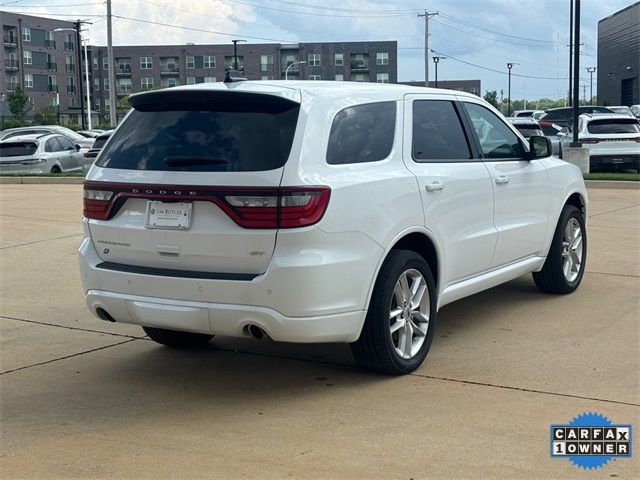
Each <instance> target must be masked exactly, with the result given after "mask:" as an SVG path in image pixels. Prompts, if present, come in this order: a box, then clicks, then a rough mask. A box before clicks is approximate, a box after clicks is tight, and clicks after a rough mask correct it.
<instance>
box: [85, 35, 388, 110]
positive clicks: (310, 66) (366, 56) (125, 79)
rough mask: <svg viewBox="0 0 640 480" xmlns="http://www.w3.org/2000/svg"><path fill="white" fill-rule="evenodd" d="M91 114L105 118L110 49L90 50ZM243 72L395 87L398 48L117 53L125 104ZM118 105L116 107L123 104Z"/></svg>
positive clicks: (139, 49)
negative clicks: (138, 96)
mask: <svg viewBox="0 0 640 480" xmlns="http://www.w3.org/2000/svg"><path fill="white" fill-rule="evenodd" d="M89 55H90V62H91V66H90V72H91V92H92V105H91V107H92V109H93V110H95V111H98V112H101V113H102V114H107V113H108V109H109V100H108V99H109V95H110V94H111V92H112V91H113V89H112V88H111V86H110V85H109V74H108V69H109V61H108V57H107V48H106V47H97V46H93V47H90V52H89ZM236 66H237V69H239V70H243V71H244V74H245V76H246V77H247V79H248V80H284V79H285V78H288V79H289V80H297V79H303V80H335V81H356V82H383V83H396V82H397V80H398V74H397V71H398V57H397V42H395V41H391V42H345V43H343V42H332V43H298V44H246V43H240V44H238V46H237V65H236V59H234V52H233V45H232V44H222V45H195V44H186V45H146V46H137V45H136V46H133V45H131V46H116V47H114V69H115V81H116V85H115V92H116V95H117V96H118V100H119V102H120V100H121V98H123V97H125V96H127V95H130V94H131V93H135V92H140V91H143V90H148V89H153V88H166V87H174V86H177V85H189V84H196V83H207V82H219V81H222V80H223V79H224V76H225V71H226V70H228V69H232V68H235V67H236ZM119 102H118V103H119Z"/></svg>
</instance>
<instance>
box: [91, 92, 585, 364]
mask: <svg viewBox="0 0 640 480" xmlns="http://www.w3.org/2000/svg"><path fill="white" fill-rule="evenodd" d="M129 102H130V104H131V105H132V107H133V109H132V111H131V112H130V113H129V115H128V116H127V117H126V119H125V120H124V121H123V122H122V124H121V125H120V126H119V127H118V128H117V130H116V131H115V132H114V134H113V135H112V136H111V138H110V139H109V140H108V142H107V143H106V145H105V146H104V148H103V150H102V151H101V152H100V154H99V155H98V158H97V160H96V162H95V164H94V166H93V167H92V168H91V170H90V171H89V173H88V174H87V179H86V181H85V185H84V215H85V219H84V239H83V241H82V244H81V246H80V249H79V257H80V270H81V278H82V284H83V287H84V293H85V296H86V302H87V305H88V307H89V309H90V311H91V312H93V313H94V314H95V315H96V316H98V317H99V318H101V319H103V320H108V321H114V322H125V323H133V324H137V325H141V326H143V328H144V330H145V332H146V333H147V334H148V335H149V337H150V338H152V339H153V340H155V341H157V342H159V343H162V344H165V345H170V346H175V347H181V346H189V345H194V344H202V343H206V342H208V341H209V340H210V339H211V337H212V336H213V335H228V336H236V337H242V336H254V337H258V338H260V337H262V336H264V335H268V336H269V337H271V338H272V339H273V340H276V341H286V342H306V343H309V342H348V343H351V345H352V350H353V353H354V356H355V358H356V359H357V360H358V362H359V363H360V364H361V365H362V366H364V367H366V368H370V369H373V370H376V371H380V372H386V373H390V374H402V373H407V372H410V371H412V370H414V369H416V368H417V367H418V366H419V365H420V364H421V363H422V361H423V360H424V359H425V357H426V355H427V352H428V350H429V346H430V345H431V341H432V339H433V335H434V328H435V323H436V316H437V312H438V309H440V308H442V307H443V306H445V305H447V304H449V303H451V302H453V301H455V300H458V299H460V298H463V297H467V296H469V295H472V294H474V293H476V292H480V291H482V290H485V289H488V288H491V287H494V286H496V285H498V284H500V283H503V282H506V281H509V280H512V279H514V278H516V277H519V276H521V275H523V274H526V273H529V272H534V279H535V282H536V284H537V285H538V287H539V288H540V289H541V290H543V291H546V292H554V293H570V292H572V291H574V290H575V289H576V288H577V287H578V285H579V284H580V281H581V279H582V275H583V273H584V265H585V259H586V252H587V250H586V248H587V244H586V230H585V219H586V213H587V212H586V210H587V193H586V190H585V185H584V182H583V180H582V175H581V173H580V171H579V169H578V168H577V167H575V166H574V165H570V164H568V163H566V162H564V161H562V160H559V159H558V158H556V157H552V156H550V145H549V141H548V139H546V138H545V137H539V136H533V137H531V139H530V140H529V142H527V141H526V140H525V139H524V138H523V137H522V136H521V135H520V134H519V133H518V132H517V130H516V129H515V128H514V127H513V126H512V125H510V124H508V122H506V121H505V120H504V118H503V117H502V116H501V115H500V114H499V113H498V112H497V111H496V110H495V109H494V108H493V107H491V106H490V105H489V104H488V103H487V102H485V101H484V100H482V99H480V98H478V97H477V96H476V95H471V94H467V93H463V92H458V91H447V90H442V89H428V88H422V87H406V86H399V85H380V84H371V83H355V82H354V83H339V84H338V83H336V82H304V81H298V82H294V81H288V82H278V81H273V82H267V81H260V82H247V81H244V82H234V83H217V84H203V85H195V86H192V85H189V86H182V87H176V88H170V89H164V90H157V91H151V92H145V93H139V94H135V95H132V96H131V97H130V99H129ZM478 128H481V129H482V131H481V132H479V131H478V130H477V129H478Z"/></svg>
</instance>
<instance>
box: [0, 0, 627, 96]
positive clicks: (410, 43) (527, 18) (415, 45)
mask: <svg viewBox="0 0 640 480" xmlns="http://www.w3.org/2000/svg"><path fill="white" fill-rule="evenodd" d="M635 1H636V0H582V1H581V27H582V29H581V43H583V45H582V46H581V53H582V56H581V60H580V65H581V68H580V83H581V85H587V86H588V85H589V74H588V73H587V72H586V70H585V68H584V67H587V66H595V65H596V64H597V62H596V58H597V52H596V47H597V24H598V21H599V20H600V19H602V18H605V17H607V16H609V15H611V14H612V13H614V12H616V11H618V10H621V9H623V8H625V7H627V6H629V5H632V4H633V3H635ZM569 8H570V0H429V1H420V0H299V1H296V0H113V1H112V14H113V15H114V18H113V42H114V45H161V44H173V45H175V44H178V45H180V44H186V43H187V42H193V43H196V44H203V43H228V42H229V41H230V40H231V39H232V38H239V39H242V38H244V39H246V40H248V41H249V42H256V43H264V42H267V43H274V42H281V43H296V42H332V41H338V42H340V41H367V40H397V42H398V79H399V80H400V81H408V80H422V81H423V80H424V19H423V18H419V17H418V16H417V14H418V13H420V12H424V11H425V9H426V10H428V11H429V12H437V13H438V15H435V16H433V17H432V18H431V20H430V22H429V33H430V35H429V48H430V50H433V51H432V52H430V54H429V57H430V59H431V57H433V56H434V55H438V56H445V57H448V58H446V59H444V60H441V61H440V63H439V67H438V80H458V79H480V80H481V81H482V93H483V94H484V93H485V92H486V91H487V90H496V91H498V94H499V95H500V91H501V90H502V91H503V93H504V96H505V97H506V96H507V74H506V71H507V67H506V64H507V63H508V62H511V63H517V64H518V65H516V66H514V67H513V70H512V79H511V97H512V99H521V98H526V99H527V100H533V99H538V98H552V99H556V98H561V97H563V95H565V94H566V90H567V88H568V82H567V76H568V56H569V53H568V46H567V45H568V43H569ZM0 10H6V11H11V12H19V13H24V14H30V15H39V16H51V18H58V19H78V18H80V19H86V20H89V21H91V22H92V25H90V26H89V32H88V36H89V38H90V43H91V44H94V45H106V42H107V35H106V3H105V2H104V0H103V1H98V0H0ZM239 48H242V47H241V44H240V46H239ZM429 76H430V79H431V80H433V79H434V68H433V61H432V60H431V63H430V65H429ZM535 77H538V78H535ZM593 82H594V92H595V90H596V75H594V78H593ZM582 91H583V90H582V87H581V89H580V92H581V95H582ZM587 92H588V88H587ZM587 96H588V93H587Z"/></svg>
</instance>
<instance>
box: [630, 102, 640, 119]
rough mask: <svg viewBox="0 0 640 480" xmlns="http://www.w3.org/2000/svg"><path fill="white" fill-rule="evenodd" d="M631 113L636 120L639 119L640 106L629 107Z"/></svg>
mask: <svg viewBox="0 0 640 480" xmlns="http://www.w3.org/2000/svg"><path fill="white" fill-rule="evenodd" d="M629 108H631V113H633V114H634V115H635V117H636V118H640V105H631V107H629Z"/></svg>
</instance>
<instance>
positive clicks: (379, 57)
mask: <svg viewBox="0 0 640 480" xmlns="http://www.w3.org/2000/svg"><path fill="white" fill-rule="evenodd" d="M376 65H389V53H388V52H378V53H376Z"/></svg>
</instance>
